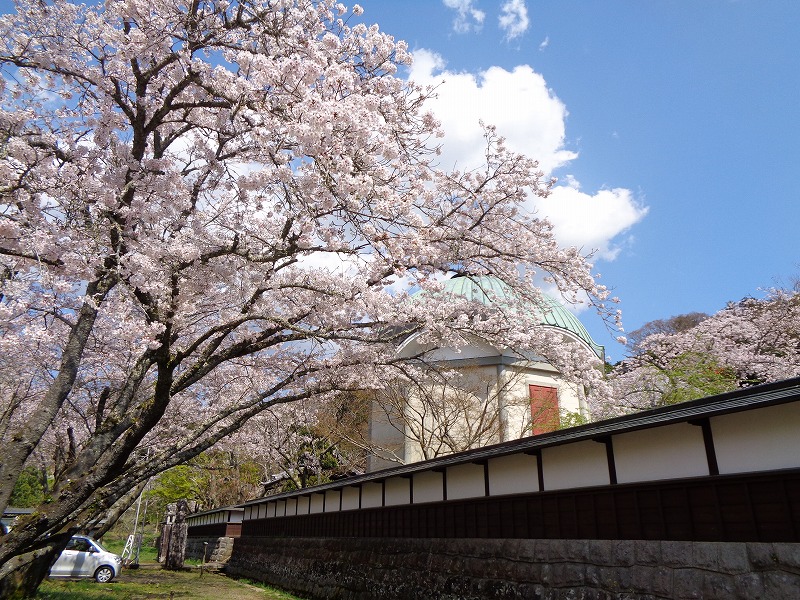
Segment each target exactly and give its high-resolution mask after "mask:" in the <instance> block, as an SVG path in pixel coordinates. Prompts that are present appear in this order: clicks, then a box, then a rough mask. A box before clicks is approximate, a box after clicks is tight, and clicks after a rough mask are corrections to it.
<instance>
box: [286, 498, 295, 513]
mask: <svg viewBox="0 0 800 600" xmlns="http://www.w3.org/2000/svg"><path fill="white" fill-rule="evenodd" d="M295 515H297V498H289V499H288V500H286V516H287V517H288V516H291V517H293V516H295Z"/></svg>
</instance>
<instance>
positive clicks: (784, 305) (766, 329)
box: [610, 289, 800, 410]
mask: <svg viewBox="0 0 800 600" xmlns="http://www.w3.org/2000/svg"><path fill="white" fill-rule="evenodd" d="M689 317H691V319H690V320H693V321H695V324H694V325H693V326H691V327H688V328H667V329H666V330H665V329H664V328H663V327H658V328H656V332H655V333H651V334H650V335H646V336H644V337H642V338H641V339H639V340H638V342H637V345H636V348H635V353H634V354H633V356H631V357H630V358H628V359H626V360H625V361H623V362H622V363H620V364H619V365H617V367H616V368H615V371H614V374H613V377H612V383H613V387H614V394H613V398H614V401H613V403H612V405H610V407H611V408H614V409H617V410H631V409H642V408H652V407H655V406H661V405H664V404H672V403H675V402H681V401H684V400H691V399H694V398H701V397H703V396H710V395H713V394H718V393H722V392H726V391H731V390H733V389H736V388H738V387H744V386H748V385H755V384H758V383H766V382H769V381H778V380H781V379H787V378H790V377H797V376H798V375H800V291H798V290H797V289H772V290H769V291H768V292H767V294H766V295H765V296H764V297H763V298H745V299H743V300H741V301H739V302H731V303H729V304H728V306H726V307H725V308H724V309H722V310H721V311H719V312H717V313H716V314H714V315H712V316H710V317H707V318H704V319H697V318H695V317H696V313H694V314H693V315H689Z"/></svg>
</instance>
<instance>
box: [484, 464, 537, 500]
mask: <svg viewBox="0 0 800 600" xmlns="http://www.w3.org/2000/svg"><path fill="white" fill-rule="evenodd" d="M538 491H539V472H538V469H537V464H536V457H535V456H531V455H529V454H511V455H509V456H501V457H498V458H491V459H489V494H490V495H492V496H503V495H505V494H522V493H525V492H538Z"/></svg>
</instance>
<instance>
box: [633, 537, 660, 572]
mask: <svg viewBox="0 0 800 600" xmlns="http://www.w3.org/2000/svg"><path fill="white" fill-rule="evenodd" d="M633 550H634V560H635V561H636V564H637V565H646V566H656V565H660V564H661V542H659V541H650V540H636V541H634V542H633Z"/></svg>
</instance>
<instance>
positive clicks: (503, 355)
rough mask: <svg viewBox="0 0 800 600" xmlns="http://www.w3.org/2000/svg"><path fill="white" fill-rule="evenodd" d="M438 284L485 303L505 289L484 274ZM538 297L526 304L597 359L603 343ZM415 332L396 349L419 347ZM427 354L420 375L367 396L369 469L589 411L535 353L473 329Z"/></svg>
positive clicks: (412, 352)
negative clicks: (458, 342)
mask: <svg viewBox="0 0 800 600" xmlns="http://www.w3.org/2000/svg"><path fill="white" fill-rule="evenodd" d="M443 291H444V292H445V293H451V294H456V295H460V296H463V297H465V298H467V299H469V300H471V301H474V302H478V303H481V304H483V305H485V306H489V307H491V306H492V305H493V304H494V303H497V302H503V300H504V299H505V298H508V297H509V294H510V290H509V289H508V287H507V286H506V285H505V284H504V283H503V282H502V281H500V280H499V279H497V278H495V277H490V276H464V275H456V276H454V277H452V278H451V279H449V280H447V281H446V282H445V284H444V289H443ZM419 293H424V292H419ZM542 297H543V302H542V305H541V306H532V307H531V308H530V310H531V311H532V314H534V315H536V316H537V320H538V321H539V323H540V324H541V325H542V326H544V327H548V328H553V329H554V330H556V331H557V332H558V333H559V334H561V336H562V338H563V340H564V343H565V344H569V343H574V344H580V345H582V346H584V347H585V348H586V349H588V350H589V351H591V352H592V353H593V354H594V355H595V356H596V357H597V358H598V359H599V360H600V361H601V363H602V362H603V361H604V358H605V351H604V348H603V346H601V345H599V344H597V343H596V342H595V341H594V340H593V339H592V337H591V335H589V332H588V331H587V330H586V328H585V327H584V326H583V324H582V323H581V322H580V321H579V320H578V318H577V317H576V316H575V315H573V314H572V313H571V312H569V310H567V308H566V307H564V306H563V305H562V304H561V303H560V302H558V301H557V300H556V299H555V298H553V297H551V296H548V295H547V294H544V293H543V294H542ZM419 337H420V335H419V334H414V335H411V336H409V337H408V338H407V339H406V340H405V341H404V342H403V343H402V344H401V345H400V347H399V348H398V354H399V355H400V356H402V357H413V356H416V355H419V354H420V353H422V352H425V351H426V350H427V348H425V347H423V346H422V345H421V344H420V342H419ZM426 356H427V361H428V362H429V363H430V364H431V365H432V366H431V368H430V369H429V370H428V371H426V376H425V377H424V378H422V379H423V381H421V382H414V383H412V382H395V383H391V384H388V385H387V389H386V390H384V391H383V392H380V393H379V394H378V397H377V398H376V400H375V401H374V402H373V407H372V412H371V418H370V429H369V437H370V440H371V448H372V454H371V456H369V457H368V461H367V470H368V471H376V470H379V469H382V468H386V467H390V466H396V465H397V464H398V463H411V462H417V461H420V460H427V459H430V458H434V457H435V456H440V455H443V454H450V453H453V452H459V451H462V450H468V449H471V448H477V447H482V446H486V445H489V444H493V443H499V442H503V441H507V440H512V439H518V438H521V437H525V436H528V435H536V434H540V433H545V432H548V431H553V430H554V429H557V428H558V427H559V426H560V424H561V422H562V420H563V419H564V418H565V417H566V418H570V417H571V418H573V420H574V418H575V417H577V416H586V415H587V413H588V410H587V406H586V402H585V399H584V397H583V395H582V393H581V392H580V391H579V390H577V389H576V388H575V386H573V385H571V384H569V383H568V382H566V381H564V380H563V379H562V378H561V377H560V375H559V373H558V371H557V370H556V369H555V368H554V367H553V366H552V365H550V364H548V363H547V362H546V360H545V359H543V358H542V357H540V356H536V355H534V354H531V353H522V352H518V351H515V350H514V349H513V348H497V347H495V346H493V345H491V344H489V343H487V342H486V341H485V340H483V339H481V338H479V337H478V336H473V337H472V339H471V341H470V343H469V344H468V345H466V346H462V347H460V348H458V349H455V348H440V349H436V350H433V351H430V352H427V353H426Z"/></svg>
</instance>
